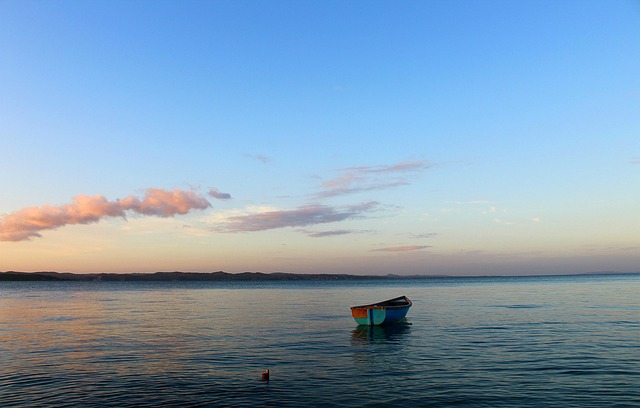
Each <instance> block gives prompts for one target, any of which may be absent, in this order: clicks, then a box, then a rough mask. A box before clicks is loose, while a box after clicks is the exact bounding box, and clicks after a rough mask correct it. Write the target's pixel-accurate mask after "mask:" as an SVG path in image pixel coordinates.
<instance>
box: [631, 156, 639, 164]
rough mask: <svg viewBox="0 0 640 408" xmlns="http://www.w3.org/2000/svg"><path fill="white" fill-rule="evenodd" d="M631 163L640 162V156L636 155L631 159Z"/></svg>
mask: <svg viewBox="0 0 640 408" xmlns="http://www.w3.org/2000/svg"><path fill="white" fill-rule="evenodd" d="M631 164H640V157H634V158H633V159H631Z"/></svg>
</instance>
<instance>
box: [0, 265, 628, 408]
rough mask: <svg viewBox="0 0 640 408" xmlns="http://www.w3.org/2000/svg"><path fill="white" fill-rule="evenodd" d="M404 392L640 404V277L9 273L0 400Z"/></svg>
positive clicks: (256, 401) (305, 400)
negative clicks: (392, 310) (93, 277)
mask: <svg viewBox="0 0 640 408" xmlns="http://www.w3.org/2000/svg"><path fill="white" fill-rule="evenodd" d="M399 295H407V296H408V297H409V298H410V299H411V300H412V301H413V302H414V305H413V307H412V309H411V310H410V311H409V314H408V316H407V322H406V324H402V325H398V326H393V327H389V328H380V327H376V328H374V329H373V330H369V329H367V328H365V327H362V326H360V327H359V326H356V324H355V322H354V321H353V319H352V318H351V315H350V310H349V306H352V305H355V304H363V303H371V302H374V301H378V300H384V299H387V298H391V297H395V296H399ZM265 369H269V370H270V371H271V381H269V382H268V383H266V382H263V381H261V373H262V372H263V371H264V370H265ZM399 404H403V405H405V406H407V407H419V406H423V407H444V406H447V407H448V406H462V407H467V406H468V407H570V406H574V407H637V406H640V275H627V276H622V275H611V276H603V275H600V276H579V277H530V278H458V279H428V280H399V281H394V282H380V281H360V282H303V283H291V282H283V283H249V282H247V283H162V282H154V283H105V282H102V283H99V282H96V283H64V282H54V283H51V282H2V283H0V406H1V407H14V406H20V407H23V406H28V407H31V406H47V407H49V406H70V407H74V406H77V407H91V406H96V407H98V406H99V407H104V406H112V407H160V406H163V407H165V406H185V407H196V406H201V407H206V406H263V407H264V406H273V407H275V406H278V407H279V406H318V407H320V406H322V407H332V406H333V407H349V406H350V407H361V406H368V407H376V406H378V407H388V406H392V405H399Z"/></svg>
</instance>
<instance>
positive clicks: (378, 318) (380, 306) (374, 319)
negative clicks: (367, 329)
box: [351, 296, 412, 326]
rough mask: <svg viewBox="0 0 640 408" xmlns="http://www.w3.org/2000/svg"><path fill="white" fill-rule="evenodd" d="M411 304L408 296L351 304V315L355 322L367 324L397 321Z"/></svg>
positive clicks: (403, 315)
mask: <svg viewBox="0 0 640 408" xmlns="http://www.w3.org/2000/svg"><path fill="white" fill-rule="evenodd" d="M411 305H412V303H411V301H410V300H409V298H408V297H406V296H400V297H397V298H393V299H389V300H385V301H383V302H378V303H372V304H370V305H362V306H352V307H351V315H352V316H353V318H354V319H355V321H356V323H358V324H365V325H369V326H377V325H380V324H391V323H398V322H400V321H401V320H402V319H404V317H405V316H406V315H407V312H408V311H409V308H410V307H411Z"/></svg>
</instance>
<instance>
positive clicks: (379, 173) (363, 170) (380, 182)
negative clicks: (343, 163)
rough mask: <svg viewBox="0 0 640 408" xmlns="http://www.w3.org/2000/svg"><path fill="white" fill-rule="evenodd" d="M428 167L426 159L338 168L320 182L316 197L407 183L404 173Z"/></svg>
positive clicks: (333, 195)
mask: <svg viewBox="0 0 640 408" xmlns="http://www.w3.org/2000/svg"><path fill="white" fill-rule="evenodd" d="M429 167H430V165H429V163H427V162H426V161H415V162H402V163H398V164H394V165H391V166H388V165H380V166H361V167H347V168H344V169H339V170H338V172H339V174H338V175H337V176H336V177H334V178H333V179H331V180H328V181H326V182H324V183H323V184H322V187H323V191H321V192H320V193H318V197H321V198H328V197H335V196H338V195H343V194H351V193H357V192H363V191H372V190H382V189H386V188H391V187H398V186H403V185H407V184H409V181H408V180H407V178H406V175H407V174H409V173H411V172H417V171H424V170H426V169H428V168H429Z"/></svg>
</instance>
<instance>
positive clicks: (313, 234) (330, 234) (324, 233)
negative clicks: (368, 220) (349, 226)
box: [305, 230, 353, 238]
mask: <svg viewBox="0 0 640 408" xmlns="http://www.w3.org/2000/svg"><path fill="white" fill-rule="evenodd" d="M305 233H306V234H307V235H308V236H310V237H311V238H324V237H333V236H336V235H346V234H352V233H353V231H351V230H333V231H319V232H313V231H305Z"/></svg>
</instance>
